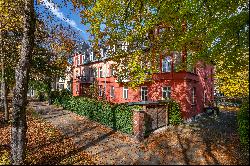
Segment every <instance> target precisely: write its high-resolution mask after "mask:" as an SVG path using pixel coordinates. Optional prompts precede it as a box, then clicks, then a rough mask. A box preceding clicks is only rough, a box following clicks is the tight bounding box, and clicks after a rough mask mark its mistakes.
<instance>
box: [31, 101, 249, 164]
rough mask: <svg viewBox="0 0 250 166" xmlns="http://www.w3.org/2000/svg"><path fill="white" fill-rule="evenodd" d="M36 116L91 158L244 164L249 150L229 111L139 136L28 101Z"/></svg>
mask: <svg viewBox="0 0 250 166" xmlns="http://www.w3.org/2000/svg"><path fill="white" fill-rule="evenodd" d="M34 108H35V110H36V112H38V113H39V116H41V117H43V118H44V119H46V121H49V122H50V123H52V124H53V125H54V126H55V127H56V128H58V129H60V131H62V133H63V134H64V135H65V136H66V137H70V138H71V139H72V141H73V142H74V144H75V146H76V147H77V149H75V150H74V151H72V152H71V155H74V154H76V153H78V151H83V150H84V151H85V152H87V153H88V154H90V155H92V156H93V157H94V158H95V163H96V164H143V165H152V164H174V165H176V164H194V165H196V164H198V165H200V164H230V165H231V164H244V165H246V164H248V163H249V159H248V158H249V152H248V151H246V150H243V149H242V147H241V146H240V143H239V137H238V134H237V131H236V129H237V124H236V112H235V111H222V112H221V113H220V114H219V116H218V117H215V116H203V117H202V118H200V119H199V120H198V121H197V122H194V123H191V124H188V125H187V124H186V125H181V126H178V127H168V128H167V129H166V130H163V131H161V132H158V133H155V134H151V135H150V136H149V137H148V138H146V139H145V140H144V141H143V142H141V143H138V142H136V141H134V140H133V139H132V138H131V136H129V135H126V134H122V133H120V132H117V131H113V130H112V129H110V128H108V127H105V126H103V125H101V124H99V123H96V122H93V121H90V120H88V119H87V118H84V117H82V116H78V115H76V114H74V113H72V112H69V111H67V110H63V109H62V108H57V107H54V106H46V105H44V104H41V103H36V105H34Z"/></svg>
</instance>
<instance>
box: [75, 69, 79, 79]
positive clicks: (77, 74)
mask: <svg viewBox="0 0 250 166" xmlns="http://www.w3.org/2000/svg"><path fill="white" fill-rule="evenodd" d="M78 76H79V73H78V70H76V79H77V77H78Z"/></svg>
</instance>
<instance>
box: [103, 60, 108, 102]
mask: <svg viewBox="0 0 250 166" xmlns="http://www.w3.org/2000/svg"><path fill="white" fill-rule="evenodd" d="M104 64H105V74H104V99H106V74H107V70H106V68H107V65H106V60H104Z"/></svg>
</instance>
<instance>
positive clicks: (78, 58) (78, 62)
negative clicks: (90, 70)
mask: <svg viewBox="0 0 250 166" xmlns="http://www.w3.org/2000/svg"><path fill="white" fill-rule="evenodd" d="M77 65H80V55H78V56H77Z"/></svg>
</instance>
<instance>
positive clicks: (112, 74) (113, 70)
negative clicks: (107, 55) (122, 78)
mask: <svg viewBox="0 0 250 166" xmlns="http://www.w3.org/2000/svg"><path fill="white" fill-rule="evenodd" d="M110 75H111V76H114V75H115V69H114V66H113V65H111V66H110Z"/></svg>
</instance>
